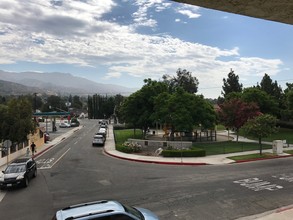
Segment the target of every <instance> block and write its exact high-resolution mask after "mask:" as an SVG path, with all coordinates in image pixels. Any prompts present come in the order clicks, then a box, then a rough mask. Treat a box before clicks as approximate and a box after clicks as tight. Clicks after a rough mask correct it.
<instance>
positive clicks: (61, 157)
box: [51, 148, 71, 167]
mask: <svg viewBox="0 0 293 220" xmlns="http://www.w3.org/2000/svg"><path fill="white" fill-rule="evenodd" d="M69 150H71V148H69V149H68V150H67V151H65V152H64V154H62V155H61V157H59V158H58V159H57V160H56V161H55V163H53V165H52V166H51V167H53V166H54V165H55V164H56V163H58V161H59V160H61V159H62V157H64V156H65V154H67V152H68V151H69Z"/></svg>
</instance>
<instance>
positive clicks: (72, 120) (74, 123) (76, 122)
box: [70, 118, 80, 127]
mask: <svg viewBox="0 0 293 220" xmlns="http://www.w3.org/2000/svg"><path fill="white" fill-rule="evenodd" d="M79 125H80V123H79V121H78V120H77V119H76V118H72V119H71V121H70V126H71V127H78V126H79Z"/></svg>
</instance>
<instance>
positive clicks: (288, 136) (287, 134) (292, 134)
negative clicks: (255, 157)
mask: <svg viewBox="0 0 293 220" xmlns="http://www.w3.org/2000/svg"><path fill="white" fill-rule="evenodd" d="M239 135H240V136H245V134H244V132H243V130H242V129H240V131H239ZM247 138H248V139H254V138H253V137H250V136H247ZM274 140H286V142H287V143H291V144H292V143H293V129H289V128H279V130H278V132H277V133H275V134H272V135H270V136H269V137H266V138H262V141H269V142H272V141H274Z"/></svg>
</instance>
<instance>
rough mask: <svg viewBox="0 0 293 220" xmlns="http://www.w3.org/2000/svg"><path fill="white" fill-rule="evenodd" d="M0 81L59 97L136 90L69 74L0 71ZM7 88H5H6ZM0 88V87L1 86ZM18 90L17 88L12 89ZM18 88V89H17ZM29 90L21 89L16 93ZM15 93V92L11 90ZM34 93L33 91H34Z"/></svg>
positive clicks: (123, 93)
mask: <svg viewBox="0 0 293 220" xmlns="http://www.w3.org/2000/svg"><path fill="white" fill-rule="evenodd" d="M0 79H1V80H5V81H9V82H14V83H18V84H21V85H24V86H26V87H31V88H32V87H33V88H39V89H40V90H41V91H45V92H46V93H50V94H60V95H68V94H72V95H91V94H96V93H97V94H109V95H111V94H113V95H115V94H122V95H129V94H131V93H133V92H135V91H136V90H137V89H133V88H127V87H123V86H118V85H113V84H102V83H96V82H93V81H90V80H88V79H85V78H82V77H76V76H73V75H71V74H69V73H56V72H54V73H39V72H21V73H16V72H5V71H2V70H0ZM6 87H7V86H6ZM1 88H2V86H1ZM14 88H15V89H18V87H14ZM19 88H20V87H19ZM27 90H30V89H29V88H26V89H25V87H22V88H21V89H20V90H19V91H18V93H22V92H25V91H27ZM13 91H15V92H17V90H13ZM34 91H35V90H34Z"/></svg>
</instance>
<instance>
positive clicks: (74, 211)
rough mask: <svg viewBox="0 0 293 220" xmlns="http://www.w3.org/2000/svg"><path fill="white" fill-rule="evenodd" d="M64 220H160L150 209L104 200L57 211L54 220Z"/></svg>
mask: <svg viewBox="0 0 293 220" xmlns="http://www.w3.org/2000/svg"><path fill="white" fill-rule="evenodd" d="M64 219H83V220H86V219H100V220H122V219H123V220H158V219H159V218H158V216H157V215H156V214H154V213H153V212H151V211H150V210H148V209H144V208H138V207H131V206H128V205H125V204H121V203H120V202H117V201H107V200H102V201H96V202H89V203H82V204H78V205H73V206H69V207H66V208H64V209H62V210H59V211H57V212H56V214H55V216H54V217H53V220H64Z"/></svg>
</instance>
